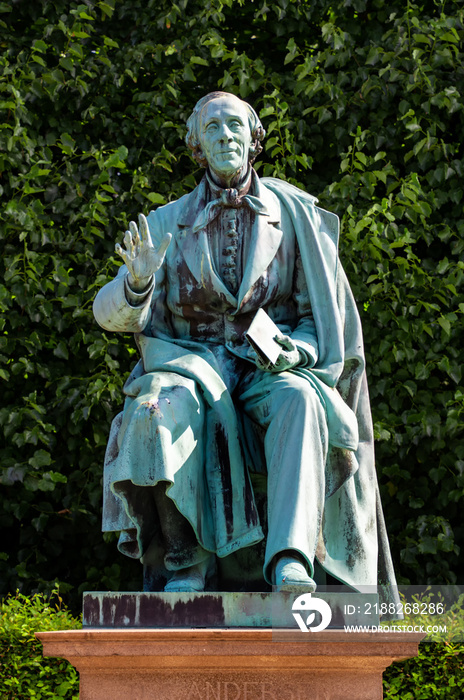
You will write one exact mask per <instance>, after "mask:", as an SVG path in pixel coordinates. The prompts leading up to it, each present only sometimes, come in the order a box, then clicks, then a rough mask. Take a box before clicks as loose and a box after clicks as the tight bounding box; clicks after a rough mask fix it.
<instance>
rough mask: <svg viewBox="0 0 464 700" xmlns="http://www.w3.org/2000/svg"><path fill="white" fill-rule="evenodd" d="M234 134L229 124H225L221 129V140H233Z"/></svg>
mask: <svg viewBox="0 0 464 700" xmlns="http://www.w3.org/2000/svg"><path fill="white" fill-rule="evenodd" d="M233 136H234V135H233V133H232V131H231V130H230V129H229V127H228V126H227V124H223V125H222V128H221V131H220V137H221V141H232V139H233Z"/></svg>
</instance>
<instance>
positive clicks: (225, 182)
mask: <svg viewBox="0 0 464 700" xmlns="http://www.w3.org/2000/svg"><path fill="white" fill-rule="evenodd" d="M208 172H209V174H210V177H211V179H212V180H213V182H215V183H216V184H217V185H219V186H220V187H237V185H239V184H240V183H241V182H242V180H244V179H245V177H246V175H247V173H248V165H244V166H240V167H239V168H238V169H237V168H231V169H230V170H228V171H225V170H224V169H221V171H218V170H217V169H213V168H212V167H211V166H210V165H209V166H208Z"/></svg>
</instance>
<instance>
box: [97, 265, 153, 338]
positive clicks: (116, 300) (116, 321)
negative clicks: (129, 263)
mask: <svg viewBox="0 0 464 700" xmlns="http://www.w3.org/2000/svg"><path fill="white" fill-rule="evenodd" d="M128 278H129V271H128V269H127V267H126V265H122V266H121V267H120V268H119V272H118V275H117V277H115V278H114V280H113V281H112V282H109V283H108V284H105V286H104V287H102V288H101V289H100V291H99V292H98V294H97V296H96V297H95V301H94V302H93V313H94V316H95V319H96V321H97V323H98V324H99V325H100V326H101V327H102V328H104V329H105V330H107V331H116V332H120V333H141V332H142V331H143V329H144V328H145V326H146V325H147V323H148V321H149V319H150V304H151V299H152V296H153V291H154V288H155V281H154V276H153V275H152V278H151V280H150V281H149V284H148V286H147V287H146V289H144V290H142V291H139V292H135V291H134V290H132V289H131V288H130V287H129V281H128Z"/></svg>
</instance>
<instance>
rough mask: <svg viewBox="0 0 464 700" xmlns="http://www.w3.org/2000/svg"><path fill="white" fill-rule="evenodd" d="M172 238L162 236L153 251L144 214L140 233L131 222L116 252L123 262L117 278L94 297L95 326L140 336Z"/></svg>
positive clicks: (141, 217) (140, 224) (146, 321)
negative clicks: (157, 274)
mask: <svg viewBox="0 0 464 700" xmlns="http://www.w3.org/2000/svg"><path fill="white" fill-rule="evenodd" d="M170 241H171V234H170V233H165V234H164V235H163V236H162V237H161V240H160V241H157V245H156V247H155V246H154V245H153V240H152V236H151V235H150V231H149V228H148V223H147V220H146V218H145V217H144V216H143V214H141V215H140V217H139V229H138V228H137V225H136V224H135V223H134V222H133V221H131V222H130V224H129V230H128V231H126V233H125V236H124V246H125V247H124V248H123V247H122V246H120V245H119V243H117V244H116V248H115V249H116V252H117V253H118V255H120V256H121V257H122V259H123V260H124V262H125V265H123V266H122V267H121V268H120V270H119V272H118V275H117V277H116V278H115V279H114V280H113V281H112V282H110V283H109V284H106V285H105V286H104V287H103V288H102V289H101V290H100V291H99V292H98V294H97V296H96V297H95V301H94V305H93V311H94V315H95V318H96V320H97V323H98V324H99V325H100V326H102V327H103V328H105V329H106V330H109V331H119V332H126V333H141V332H142V331H143V329H144V328H145V326H146V325H147V323H148V321H149V319H150V304H151V300H152V296H153V291H154V288H155V273H156V272H158V270H159V269H160V268H161V266H162V264H163V261H164V257H165V254H166V249H167V247H168V245H169V243H170Z"/></svg>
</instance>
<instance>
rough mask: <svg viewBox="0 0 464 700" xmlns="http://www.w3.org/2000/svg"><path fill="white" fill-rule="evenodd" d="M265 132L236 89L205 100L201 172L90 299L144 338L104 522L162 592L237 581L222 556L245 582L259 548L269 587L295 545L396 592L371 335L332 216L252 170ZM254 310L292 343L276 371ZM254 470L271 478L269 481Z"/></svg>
mask: <svg viewBox="0 0 464 700" xmlns="http://www.w3.org/2000/svg"><path fill="white" fill-rule="evenodd" d="M263 137H264V130H263V128H262V126H261V124H260V122H259V119H258V117H257V116H256V114H255V112H254V111H253V110H252V108H251V107H250V106H249V105H247V104H246V103H244V102H242V101H241V100H239V99H238V98H236V97H234V96H233V95H228V94H227V93H213V94H212V95H209V96H207V97H206V98H203V99H202V100H200V102H199V103H198V104H197V106H196V108H195V110H194V112H193V114H192V117H191V118H190V119H189V122H188V135H187V143H188V144H189V146H190V147H191V148H192V150H193V152H194V156H195V158H196V159H197V160H198V162H200V163H201V164H202V165H205V167H206V174H205V177H204V178H203V180H202V182H201V183H200V184H199V185H198V187H197V188H196V189H195V190H194V191H193V192H191V193H190V194H188V195H185V196H184V197H182V198H181V199H180V200H178V201H175V202H171V203H170V204H168V205H166V206H163V207H160V208H158V209H157V210H156V211H153V212H150V214H149V215H148V217H147V218H146V219H145V217H143V216H141V217H140V226H139V228H137V226H136V225H135V224H134V223H132V222H131V225H130V227H129V228H130V230H129V231H127V232H126V234H125V237H124V248H122V247H121V246H119V245H118V246H117V248H116V249H117V252H118V253H119V254H120V255H121V256H122V257H123V259H124V262H125V265H123V266H122V267H121V268H120V271H119V274H118V276H117V277H116V279H115V280H114V281H113V282H111V283H109V284H107V285H106V286H105V287H104V288H103V289H102V290H101V291H100V292H99V294H98V295H97V297H96V300H95V304H94V311H95V316H96V319H97V321H98V322H99V324H100V325H101V326H103V328H105V329H107V330H112V331H120V332H133V333H134V334H135V336H136V341H137V345H138V348H139V351H140V362H139V364H138V365H137V367H136V368H135V369H134V371H133V372H132V374H131V375H130V377H129V379H128V380H127V382H126V384H125V389H124V391H125V394H126V403H125V406H124V411H123V413H122V414H120V415H119V416H118V417H117V418H116V419H115V421H114V423H113V427H112V431H111V435H110V441H109V446H108V450H107V456H106V463H105V504H104V522H103V527H104V529H105V530H120V531H121V533H122V534H121V538H120V543H119V548H120V550H121V551H122V552H124V553H125V554H127V555H129V556H132V557H136V558H140V559H141V561H142V562H143V563H144V564H145V565H146V566H147V567H150V568H151V569H152V571H153V572H154V574H153V576H152V579H151V580H152V585H153V586H155V587H156V586H158V587H159V589H160V590H162V589H163V587H164V585H165V584H166V581H168V584H167V586H168V587H167V589H166V590H170V589H169V585H170V584H169V580H170V579H171V580H172V577H174V581H175V579H176V576H179V572H182V571H185V572H187V570H188V569H189V567H193V568H194V569H195V567H196V571H197V573H198V577H197V579H196V583H195V582H193V583H192V586H193V588H192V589H191V590H203V589H204V587H205V585H206V587H207V588H208V586H212V585H213V586H216V587H218V590H221V589H223V588H227V586H228V585H230V584H228V582H227V578H228V576H227V574H225V575H221V572H227V571H229V580H230V571H231V570H233V567H232V568H231V567H229V568H228V567H227V560H228V558H232V559H233V560H234V561H236V562H238V564H237V566H236V567H235V572H236V574H235V584H234V585H236V586H238V587H240V572H239V571H237V567H238V566H240V561H241V560H242V561H243V554H244V553H245V552H246V551H247V550H246V548H248V547H254V548H255V549H254V550H252V551H253V552H256V554H254V555H253V556H254V557H255V559H256V561H257V562H258V565H259V569H260V570H261V571H262V574H261V581H262V585H263V586H265V581H266V582H267V584H268V585H269V584H272V583H274V580H273V575H274V574H273V571H274V566H275V564H276V562H277V561H278V560H279V559H280V558H281V557H282V556H284V555H288V554H290V557H291V558H293V559H294V561H295V562H296V565H297V567H298V566H300V567H301V565H303V566H304V567H305V569H306V571H307V572H308V574H309V575H310V576H313V577H316V574H317V570H319V571H321V570H322V571H324V572H326V573H327V574H329V575H330V576H331V577H333V578H335V579H336V580H337V581H340V582H342V583H344V584H347V585H348V586H350V587H352V588H354V589H356V590H359V589H360V588H362V586H366V585H370V586H372V585H374V586H375V585H377V584H378V583H380V584H385V585H386V587H387V589H386V590H387V591H388V590H389V589H388V586H389V585H391V584H394V582H395V579H394V572H393V567H392V562H391V558H390V552H389V546H388V541H387V536H386V532H385V526H384V522H383V516H382V511H381V506H380V500H379V495H378V487H377V479H376V474H375V466H374V452H373V431H372V422H371V416H370V409H369V399H368V393H367V384H366V378H365V364H364V351H363V342H362V332H361V325H360V319H359V315H358V312H357V309H356V305H355V303H354V300H353V297H352V294H351V291H350V289H349V286H348V282H347V280H346V277H345V274H344V272H343V269H342V267H341V265H340V262H339V259H338V235H339V222H338V218H337V217H336V216H335V215H333V214H331V213H329V212H326V211H324V210H322V209H320V208H318V207H317V203H316V200H315V198H314V197H312V196H311V195H308V194H307V193H305V192H303V191H302V190H299V189H297V188H296V187H294V186H292V185H290V184H288V183H286V182H284V181H281V180H276V179H273V178H263V179H259V178H258V176H257V174H256V173H255V171H254V170H253V168H252V161H253V159H254V158H255V157H256V155H257V153H259V150H260V148H261V147H260V141H261V140H262V138H263ZM258 309H264V310H265V311H266V313H267V314H268V315H269V316H270V317H271V319H272V320H273V321H274V322H275V324H276V325H277V326H278V328H279V330H280V331H281V333H282V334H283V335H284V337H285V339H286V340H285V343H284V345H283V346H282V350H281V354H280V357H279V358H278V360H277V362H276V365H275V366H274V367H271V368H269V367H263V365H262V363H261V362H260V360H259V358H258V357H257V355H256V353H254V351H253V350H252V349H251V348H250V345H249V343H248V341H247V340H246V337H245V334H246V331H247V329H248V327H249V325H250V323H251V321H252V319H253V317H254V315H255V314H256V312H257V310H258ZM254 473H256V474H261V475H264V476H267V479H266V480H265V487H264V489H262V490H261V491H258V490H256V489H254V488H253V487H252V484H251V481H250V474H254ZM157 484H158V487H157V488H156V489H155V488H154V487H155V485H157ZM159 485H161V486H159ZM160 488H161V489H162V493H161V495H160ZM263 493H266V494H267V506H266V507H265V510H266V518H264V519H265V520H267V525H266V527H265V531H264V532H263V529H262V528H261V526H260V520H263V517H262V516H263V508H262V506H261V507H258V508H257V505H256V501H257V500H258V501H259V502H261V496H262V494H263ZM258 505H259V503H258ZM258 511H261V512H258ZM176 535H177V536H176ZM263 538H265V542H264V545H265V546H263ZM260 543H261V544H260ZM216 558H219V559H222V560H224V561H223V562H222V563H221V562H220V563H219V565H217V561H216ZM245 558H246V557H245ZM252 558H253V557H252ZM248 559H249V557H248ZM223 564H225V566H224V565H223ZM248 569H249V567H248ZM248 569H247V570H244V571H243V575H242V581H243V582H247V581H248V578H249V577H248V574H247V571H248ZM289 571H290V569H289ZM292 571H293V569H292ZM308 574H307V573H306V572H305V571H304V572H303V576H306V577H307V576H308ZM292 575H293V574H292ZM221 576H222V578H221ZM295 576H296V578H298V574H295ZM247 577H248V578H247ZM232 578H234V577H233V576H232ZM192 581H193V579H192ZM212 582H214V583H212ZM195 585H198V587H197V588H195ZM244 585H245V583H244ZM255 585H256V582H255ZM257 585H259V582H258V584H257ZM172 590H176V589H175V583H174V584H173V588H172ZM180 590H182V589H180ZM385 595H386V596H387V597H388V595H389V594H388V592H387V593H386V594H385Z"/></svg>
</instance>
